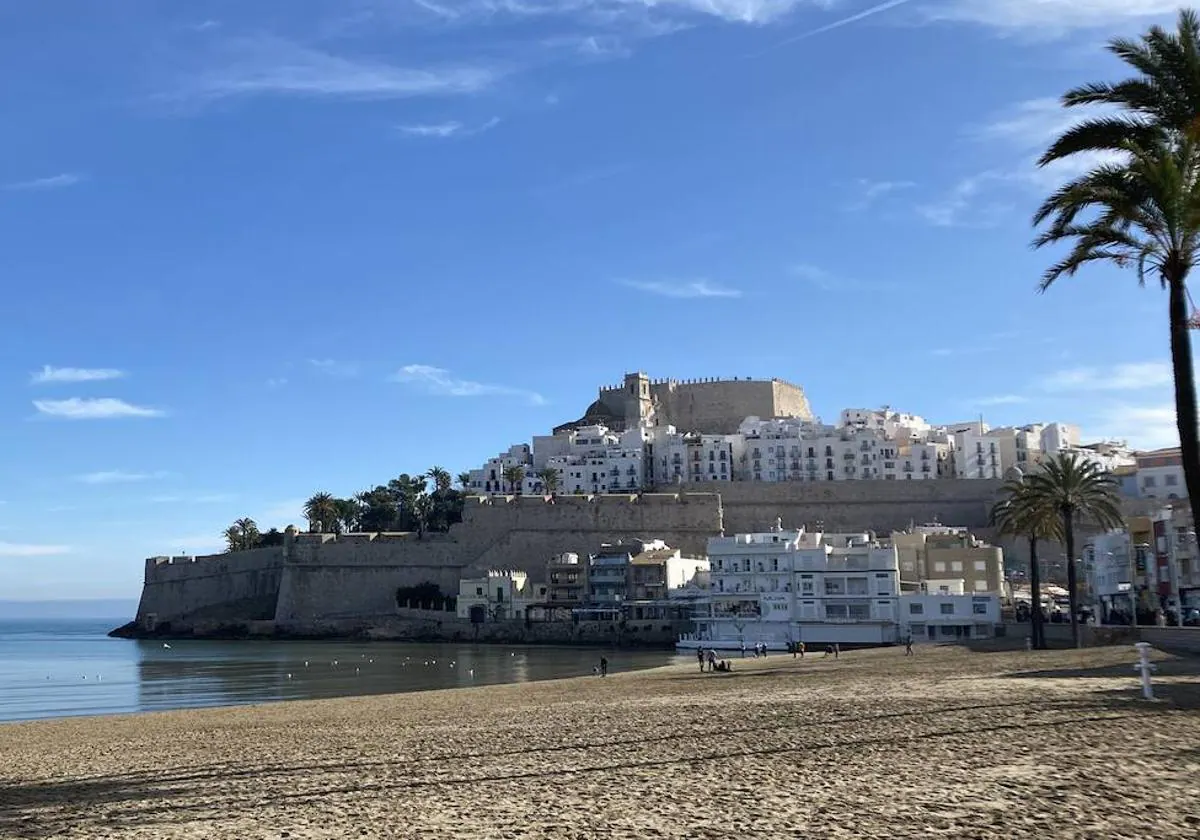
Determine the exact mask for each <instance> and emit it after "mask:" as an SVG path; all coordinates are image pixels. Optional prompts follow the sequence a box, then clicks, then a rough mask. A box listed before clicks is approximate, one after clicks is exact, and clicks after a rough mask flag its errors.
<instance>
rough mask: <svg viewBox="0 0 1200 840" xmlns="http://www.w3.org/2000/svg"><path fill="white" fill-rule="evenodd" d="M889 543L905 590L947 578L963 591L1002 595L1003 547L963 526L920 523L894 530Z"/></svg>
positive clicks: (1003, 584)
mask: <svg viewBox="0 0 1200 840" xmlns="http://www.w3.org/2000/svg"><path fill="white" fill-rule="evenodd" d="M891 542H892V544H893V545H894V546H895V547H896V551H897V556H898V559H899V563H900V578H901V582H902V584H907V586H905V589H921V588H922V584H927V583H928V582H929V581H932V580H947V579H949V580H961V581H962V587H963V591H964V593H966V594H972V595H983V594H985V593H992V594H995V595H1003V594H1004V587H1005V583H1004V550H1003V549H1002V548H1000V547H999V546H994V545H990V544H988V543H986V542H984V541H983V540H980V539H978V538H976V537H975V536H973V535H972V534H971V533H970V532H969V531H968V530H967V529H966V528H957V527H950V526H945V525H920V526H916V527H914V528H912V529H910V530H909V531H905V532H894V533H893V534H892V535H891ZM925 588H926V589H927V588H928V587H927V586H926V587H925Z"/></svg>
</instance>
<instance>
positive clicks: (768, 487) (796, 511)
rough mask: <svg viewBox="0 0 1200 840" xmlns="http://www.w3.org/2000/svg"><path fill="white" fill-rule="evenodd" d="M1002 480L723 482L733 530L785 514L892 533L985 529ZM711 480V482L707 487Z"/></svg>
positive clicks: (725, 513)
mask: <svg viewBox="0 0 1200 840" xmlns="http://www.w3.org/2000/svg"><path fill="white" fill-rule="evenodd" d="M1001 484H1002V482H1000V481H990V480H971V481H967V480H961V481H960V480H953V479H939V480H935V481H835V482H812V483H799V482H779V483H766V482H745V481H738V482H732V483H729V484H722V485H720V493H721V508H722V518H723V520H724V525H725V532H726V533H727V534H735V533H745V532H748V531H762V530H765V529H767V528H769V527H770V526H772V525H774V524H775V520H776V518H779V519H782V520H783V524H784V526H785V527H789V528H795V527H798V526H801V525H804V526H806V527H808V528H809V529H815V528H816V527H817V526H818V523H821V524H823V525H824V530H826V531H831V532H833V531H867V530H870V531H876V532H878V533H881V534H882V533H887V532H890V531H893V530H900V529H903V528H907V527H908V526H909V525H910V524H913V523H916V524H917V525H922V524H926V523H929V522H934V521H938V522H941V523H944V524H946V525H960V526H966V527H969V528H972V529H977V530H982V529H985V528H987V526H988V517H989V514H990V512H991V508H992V505H993V504H995V502H996V500H997V498H998V494H999V490H1000V485H1001ZM708 486H710V485H706V489H707V487H708Z"/></svg>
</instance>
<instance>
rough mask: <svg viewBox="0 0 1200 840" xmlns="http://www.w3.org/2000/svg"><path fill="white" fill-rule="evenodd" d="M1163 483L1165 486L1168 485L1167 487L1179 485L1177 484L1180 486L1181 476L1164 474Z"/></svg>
mask: <svg viewBox="0 0 1200 840" xmlns="http://www.w3.org/2000/svg"><path fill="white" fill-rule="evenodd" d="M1163 485H1164V486H1166V487H1177V486H1179V476H1177V475H1164V476H1163Z"/></svg>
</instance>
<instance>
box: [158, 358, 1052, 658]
mask: <svg viewBox="0 0 1200 840" xmlns="http://www.w3.org/2000/svg"><path fill="white" fill-rule="evenodd" d="M867 414H870V417H867ZM843 415H844V416H843V424H842V426H841V427H839V429H838V430H836V431H838V434H839V435H842V436H844V437H845V438H846V439H845V440H841V438H839V439H838V440H837V441H832V440H831V441H830V447H831V448H832V447H833V446H834V445H835V444H836V445H837V446H841V447H843V448H845V452H840V451H839V453H832V452H822V453H820V457H821V460H822V462H824V461H826V460H828V461H829V463H830V464H832V463H834V461H835V460H836V462H837V464H838V477H839V478H845V479H857V478H858V477H859V476H862V475H864V474H866V473H867V469H866V468H859V469H858V471H857V472H856V471H855V469H854V468H852V467H850V466H842V462H843V461H844V462H845V463H846V464H847V465H849V464H850V463H851V461H850V459H851V458H852V459H853V460H854V463H859V462H861V463H863V464H866V463H867V462H868V461H870V462H871V463H875V462H876V461H878V462H879V463H878V464H877V466H878V467H880V468H881V469H876V468H874V467H873V468H872V469H871V473H872V475H873V477H875V478H879V479H888V478H892V479H896V478H900V479H910V478H913V475H912V474H905V473H904V472H902V471H903V470H906V469H912V471H913V473H915V476H916V477H917V478H920V477H922V471H923V470H925V469H926V467H925V466H923V465H922V466H921V467H915V466H912V467H909V466H908V465H907V464H905V462H903V461H901V460H893V461H888V460H887V459H888V458H889V457H893V458H895V457H896V456H895V455H892V456H889V452H890V450H887V449H886V448H884V449H881V450H880V451H879V452H876V451H875V450H874V449H873V447H876V444H872V443H871V442H870V440H867V436H868V435H869V432H868V430H867V429H866V428H865V427H866V426H867V425H871V426H874V425H882V426H887V424H889V423H891V424H892V425H895V426H896V427H897V428H896V430H895V432H896V434H910V433H911V432H912V430H913V429H914V428H916V427H918V426H920V425H921V424H924V421H923V420H922V419H921V418H919V417H916V416H915V415H902V414H898V413H896V412H890V411H883V412H867V413H866V414H864V412H857V413H856V412H854V411H848V412H843ZM860 415H861V416H860ZM748 418H749V419H748ZM757 418H772V419H770V420H761V421H760V420H758V419H757ZM813 419H814V418H813V415H812V411H811V409H810V407H809V404H808V399H807V397H806V396H805V394H804V391H803V389H801V388H800V387H798V386H796V385H793V384H791V383H788V382H784V381H782V380H779V379H769V380H753V379H699V380H684V381H679V380H674V379H662V380H651V379H650V378H649V377H648V376H646V375H645V374H644V373H632V374H628V375H626V377H625V380H624V382H623V383H622V384H621V385H616V386H612V387H608V388H601V389H600V391H599V396H598V398H597V399H596V400H595V401H594V402H593V403H592V404H591V405H590V406H588V408H587V410H586V411H585V412H584V414H583V416H582V417H581V418H580V419H578V420H576V421H574V422H570V423H566V424H563V425H561V426H559V427H558V428H557V429H556V430H555V432H556V433H558V432H568V434H565V435H563V436H562V437H573V432H572V430H576V429H587V430H590V431H587V432H584V433H581V436H582V437H585V438H588V439H587V440H584V441H577V442H578V443H580V444H581V445H582V444H587V445H591V444H596V443H603V442H604V441H597V440H595V438H596V435H597V434H599V433H600V432H598V431H597V429H601V430H602V431H603V430H612V432H614V434H613V435H612V437H613V439H614V440H616V441H618V443H617V444H616V448H615V449H614V451H613V453H610V454H611V456H612V458H613V459H616V460H614V461H613V464H609V463H608V461H603V462H602V463H601V466H604V468H605V469H604V470H603V471H602V470H601V469H600V467H599V466H596V467H594V468H593V465H592V464H591V463H590V462H589V469H588V471H589V472H595V473H597V474H596V475H589V476H582V475H576V476H574V477H573V478H574V479H575V480H576V483H575V485H574V489H573V490H572V489H571V488H570V487H569V486H567V487H561V486H560V488H559V490H560V492H561V493H563V494H562V495H552V496H550V497H546V496H544V495H542V494H541V492H540V489H539V488H538V487H537V486H529V487H527V488H526V491H525V495H523V496H522V495H515V496H510V495H504V494H503V489H505V488H502V487H501V485H500V483H499V482H500V481H501V479H502V477H500V476H495V475H491V474H490V471H489V472H488V473H486V474H485V473H484V471H481V470H480V471H475V473H473V474H472V475H473V476H474V478H473V481H477V482H478V483H479V484H480V490H481V491H482V492H483V495H479V496H473V497H470V498H468V500H467V505H466V509H465V510H464V514H463V521H462V522H461V523H459V524H457V525H454V526H452V527H451V528H450V530H449V532H447V533H444V534H436V533H435V534H425V535H423V536H418V535H416V534H343V535H339V536H334V535H331V534H302V533H297V532H296V530H295V529H294V528H289V529H288V532H287V535H286V538H285V542H284V545H282V546H279V547H271V548H260V549H255V550H252V551H245V552H236V553H230V554H220V555H212V556H208V557H154V558H150V559H149V560H147V561H146V566H145V582H144V587H143V591H142V598H141V602H140V604H139V607H138V615H137V623H138V626H139V627H140V628H141V629H142V630H143V631H152V630H154V629H155V628H162V627H163V626H164V625H166V626H169V628H170V632H172V633H186V632H190V631H191V630H195V629H198V628H202V627H205V626H212V625H220V624H221V623H237V622H243V623H244V622H261V623H264V624H266V625H269V626H270V628H271V629H272V630H274V631H276V632H284V633H301V634H305V633H319V632H323V630H328V628H330V627H334V626H336V625H337V623H338V622H344V621H347V620H357V619H371V618H373V617H383V616H388V615H395V613H396V606H397V605H396V603H395V597H396V591H397V589H398V588H400V587H411V586H416V585H419V584H422V583H434V584H437V585H438V586H439V587H440V588H441V590H442V591H443V592H446V593H450V592H455V591H457V589H458V582H459V580H460V579H461V578H463V577H472V576H478V575H480V574H484V573H486V571H487V570H488V569H497V568H502V569H513V570H520V571H524V572H527V573H528V574H529V576H530V578H531V580H534V581H537V580H540V577H541V576H542V574H543V572H544V569H545V562H546V559H547V558H549V557H551V556H554V555H557V554H562V553H566V552H576V553H583V552H595V551H597V550H599V548H600V546H601V545H602V544H603V543H611V542H613V541H616V540H622V539H624V540H630V539H635V538H636V539H642V538H651V539H654V538H657V539H662V540H665V541H666V542H667V543H668V544H669V545H671V546H673V547H676V548H679V549H681V550H683V551H684V552H686V553H689V554H694V555H700V554H703V553H704V552H705V550H706V545H707V541H708V538H709V537H714V536H720V535H723V534H734V533H751V532H757V531H764V530H766V529H767V528H768V527H770V526H771V525H772V524H773V523H775V522H777V521H782V522H784V523H786V524H787V525H788V526H789V527H799V526H809V527H816V528H822V529H825V530H829V531H867V530H871V531H876V532H880V533H886V532H889V531H894V530H902V529H905V528H907V527H909V526H910V525H912V524H913V523H927V522H945V523H949V524H953V525H956V526H962V527H967V528H970V529H971V530H972V531H974V532H976V533H978V534H980V535H981V536H985V537H989V536H992V531H991V529H990V528H989V524H990V523H989V513H990V510H991V507H992V505H993V504H994V503H995V501H996V499H997V494H998V492H999V489H1000V485H1001V481H1000V473H1001V465H1002V464H1003V463H1004V458H1005V456H1004V455H1003V452H1001V454H1000V455H999V456H997V455H991V456H989V457H990V459H991V461H993V462H996V465H995V466H994V467H993V468H991V469H990V471H989V472H988V473H987V474H984V473H983V472H977V473H976V474H971V473H967V474H968V475H971V477H970V478H968V479H964V478H962V477H961V476H962V475H963V474H964V473H962V472H959V471H955V472H953V473H952V474H951V475H950V476H949V477H946V478H945V479H944V480H937V481H930V480H923V481H918V480H837V481H834V480H820V481H813V480H794V479H795V478H796V476H795V475H793V474H791V473H789V474H787V475H786V476H785V474H784V472H783V466H782V465H783V463H784V461H783V460H782V459H783V457H784V453H783V447H782V446H779V447H777V448H778V450H779V452H778V454H777V456H776V457H778V458H779V459H780V461H779V466H776V467H775V469H776V472H775V473H770V472H769V470H770V469H771V466H770V465H771V463H772V462H770V461H766V459H768V458H769V457H770V456H771V452H770V448H769V446H768V444H771V443H772V440H773V438H772V435H775V437H776V438H779V439H782V437H784V435H783V434H782V433H781V432H778V431H777V430H776V431H773V430H772V428H771V426H772V424H777V425H780V427H781V428H782V427H785V426H786V427H788V428H789V429H791V427H793V426H795V427H797V428H799V427H800V426H804V427H806V428H807V427H811V426H813V425H814V424H813ZM751 420H754V421H756V423H757V424H758V426H762V427H763V428H762V429H760V430H757V431H754V432H753V434H751V435H746V434H742V435H741V437H744V438H746V440H747V441H748V442H749V445H752V446H758V445H760V444H759V442H760V441H761V445H762V447H763V448H764V449H766V454H765V455H764V456H763V458H764V461H766V466H765V467H764V468H763V477H765V478H766V479H768V480H765V481H763V480H759V474H758V470H759V461H758V460H757V459H758V458H759V457H760V455H759V452H758V450H757V449H754V448H751V449H750V450H749V451H745V452H741V453H740V454H739V453H738V452H736V451H734V449H732V448H731V447H732V444H729V443H728V442H727V441H724V440H723V439H721V438H722V436H729V435H733V434H734V433H738V432H739V429H742V428H743V427H744V426H745V424H748V423H750V421H751ZM925 425H926V426H927V425H928V424H925ZM758 426H756V427H755V428H756V429H758ZM822 428H826V427H822ZM1030 428H1032V427H1030ZM1039 429H1040V427H1039ZM675 430H680V432H683V433H687V434H683V435H679V434H678V433H677V432H676V431H675ZM784 431H787V430H784ZM792 431H794V429H792ZM1007 431H1013V433H1014V435H1015V434H1017V433H1019V434H1021V435H1025V436H1026V437H1030V438H1031V439H1032V436H1033V435H1034V432H1033V431H1029V430H1026V429H1019V430H1015V431H1014V430H1007ZM976 432H978V435H976V437H979V436H981V435H983V434H985V433H986V429H985V428H984V427H983V426H982V423H980V424H978V425H976V424H973V423H972V424H966V425H964V426H963V429H962V430H955V429H950V430H946V429H943V430H942V432H941V433H942V434H944V435H947V436H950V435H958V436H960V437H963V439H964V440H965V441H967V443H969V444H970V448H969V454H970V455H971V457H972V458H973V459H975V460H978V461H980V462H981V463H982V462H983V461H984V460H985V456H984V455H983V454H976V450H979V452H980V453H982V451H983V448H984V446H983V443H982V442H981V441H982V438H980V440H976V439H975V438H973V437H972V438H970V439H969V440H968V437H969V436H970V435H975V434H976ZM690 433H698V434H696V435H694V437H696V438H701V439H700V440H699V441H698V442H697V441H694V440H692V439H691V437H689V435H690ZM604 434H608V432H607V431H604ZM888 434H891V432H888ZM647 436H650V438H652V439H654V440H658V441H659V444H658V446H659V449H658V451H655V452H654V453H653V454H654V457H655V458H657V459H658V460H659V463H658V467H659V470H660V472H661V473H662V475H661V476H660V477H661V478H663V479H665V481H662V482H647V483H648V484H650V485H651V487H652V486H654V484H656V483H657V484H660V485H666V486H668V487H670V488H671V492H664V493H658V492H645V491H646V490H647V489H650V488H649V487H643V486H641V485H638V486H637V487H636V490H626V489H625V488H626V487H627V486H630V485H628V484H626V483H625V482H624V481H623V479H624V476H625V474H626V473H627V472H629V471H630V470H631V469H632V470H634V472H636V470H637V467H636V466H635V464H634V463H633V461H635V460H637V459H641V458H643V456H644V454H646V453H649V452H650V450H651V447H650V446H647V445H646V440H647ZM672 436H682V437H686V438H688V439H687V440H685V441H684V442H683V443H681V444H680V446H682V447H684V449H686V451H684V450H680V451H679V452H675V451H674V450H671V449H670V448H669V447H671V446H674V445H675V444H674V443H673V442H672V441H673V438H672ZM626 437H628V438H629V441H630V445H629V447H628V449H627V451H626V450H623V449H622V448H621V447H622V444H621V443H620V441H623V440H624V439H625V438H626ZM860 437H862V438H863V439H862V440H859V438H860ZM707 438H718V439H721V440H718V441H717V443H719V444H720V446H716V444H714V447H715V448H714V449H713V451H712V452H711V453H708V454H705V453H702V452H700V449H699V448H703V447H704V446H707V445H708V443H706V440H705V439H707ZM547 440H548V439H546V438H543V439H537V438H535V441H541V442H542V444H541V445H543V446H549V445H551V444H553V443H554V442H553V441H549V442H547ZM788 440H789V446H790V445H791V438H788ZM1022 440H1023V438H1022ZM795 443H797V444H798V443H799V440H798V439H797V440H796V441H795ZM1002 443H1003V441H1002ZM557 445H560V446H561V445H565V444H564V443H563V441H562V440H560V441H558V442H557ZM941 445H943V444H932V443H931V444H929V446H931V447H936V446H941ZM945 445H946V446H950V445H951V444H949V443H946V444H945ZM988 445H989V446H992V444H991V443H989V444H988ZM880 446H886V442H885V444H880ZM912 446H915V444H913V445H912ZM697 447H699V448H697ZM876 448H878V447H876ZM517 449H519V450H520V451H519V452H515V450H517ZM693 449H696V451H692V450H693ZM717 449H720V450H721V451H716V450H717ZM1000 449H1002V447H1000ZM868 450H870V451H868ZM1021 451H1022V452H1024V451H1027V450H1026V449H1025V448H1022V449H1021ZM514 452H515V454H513V455H512V456H511V457H512V459H513V462H514V464H520V465H525V464H527V463H529V464H531V463H532V462H531V451H530V449H529V447H528V446H519V447H514ZM914 453H915V449H914V451H913V452H910V453H909V457H911V458H916V457H917V456H916V455H915V454H914ZM900 454H904V453H899V452H898V453H897V455H900ZM816 455H817V453H815V452H814V451H812V450H809V451H808V452H807V454H801V453H799V452H789V453H788V457H790V458H793V459H796V460H799V459H801V458H804V459H806V465H805V469H808V468H809V467H808V466H807V460H812V461H813V462H814V463H815V461H816V460H817V459H816V457H815V456H816ZM877 456H878V457H877ZM553 457H554V456H551V458H553ZM588 457H589V458H590V461H591V462H597V458H596V456H590V455H589V456H588ZM606 457H607V456H606ZM622 458H627V459H629V460H630V463H628V464H625V463H624V461H621V462H620V464H618V461H620V459H622ZM1018 460H1019V459H1018ZM710 462H711V464H712V465H711V466H709V464H710ZM734 462H736V463H737V464H739V465H740V464H742V463H745V467H744V468H743V475H747V474H748V476H749V480H747V479H746V478H741V477H739V476H738V475H736V474H735V473H734V471H732V470H730V471H726V470H725V468H724V467H725V464H727V463H734ZM917 462H920V459H919V458H918V461H917ZM937 462H938V458H935V457H930V458H929V463H937ZM675 463H679V464H680V465H681V466H680V467H675V466H673V465H674V464H675ZM684 464H688V465H690V467H688V468H686V470H685V469H682V468H681V467H682V465H684ZM701 464H703V465H704V466H705V467H707V470H704V471H702V470H701V468H700V465H701ZM502 466H503V464H497V465H495V467H502ZM610 466H611V467H612V469H611V470H610V469H608V468H609V467H610ZM718 466H719V467H720V469H717V467H718ZM789 467H790V465H789ZM796 467H797V469H799V464H797V465H796ZM693 468H694V469H693ZM668 469H670V470H671V472H667V470H668ZM820 469H821V470H825V469H826V465H824V463H823V464H822V465H821V467H820ZM828 469H829V470H830V472H829V474H828V478H829V479H832V478H833V477H834V475H833V472H832V469H833V467H832V466H829V467H828ZM889 469H891V470H892V471H893V472H894V473H895V474H892V473H889V472H888V470H889ZM580 470H582V467H577V468H576V472H579V471H580ZM710 471H711V475H710ZM604 473H611V475H612V476H618V477H619V478H620V479H622V480H621V482H620V484H619V485H618V484H617V483H616V482H617V480H618V479H616V478H611V477H610V476H607V475H604ZM843 473H844V475H843ZM929 473H930V476H931V477H940V476H941V468H940V466H939V468H938V469H937V471H936V472H935V471H934V470H933V468H932V467H930V468H929ZM564 475H565V473H564ZM643 475H646V476H647V477H653V476H654V472H653V470H647V471H646V472H645V473H643ZM820 475H821V477H824V476H825V473H824V472H822V473H821V474H820ZM567 477H570V476H567ZM801 477H803V478H812V477H813V476H808V475H807V474H806V473H802V474H801ZM531 478H532V477H531ZM601 478H604V479H605V480H604V481H601V480H600V479H601ZM785 478H786V479H787V480H782V479H785ZM717 479H719V481H718V480H717ZM585 482H586V485H587V488H588V489H585ZM601 485H605V486H603V487H601ZM591 486H595V487H596V488H597V491H591V489H590V488H591ZM488 493H494V494H495V495H488ZM567 494H570V495H567ZM1019 542H1020V541H1019ZM1010 546H1011V543H1009V544H1006V545H1005V548H1006V551H1007V549H1009V548H1010ZM1016 548H1017V551H1016V552H1015V554H1016V556H1018V557H1020V556H1022V555H1023V553H1024V547H1023V545H1017V546H1016Z"/></svg>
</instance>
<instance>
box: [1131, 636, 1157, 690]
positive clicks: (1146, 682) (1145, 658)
mask: <svg viewBox="0 0 1200 840" xmlns="http://www.w3.org/2000/svg"><path fill="white" fill-rule="evenodd" d="M1134 647H1135V648H1137V652H1138V662H1137V664H1136V665H1134V666H1133V670H1135V671H1139V672H1140V673H1141V676H1142V697H1144V698H1145V699H1147V700H1153V699H1154V687H1153V686H1152V685H1150V672H1151V671H1153V670H1155V669H1156V667H1157V666H1155V665H1154V664H1153V663H1151V662H1150V643H1149V642H1138V643H1137V644H1135V645H1134Z"/></svg>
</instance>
